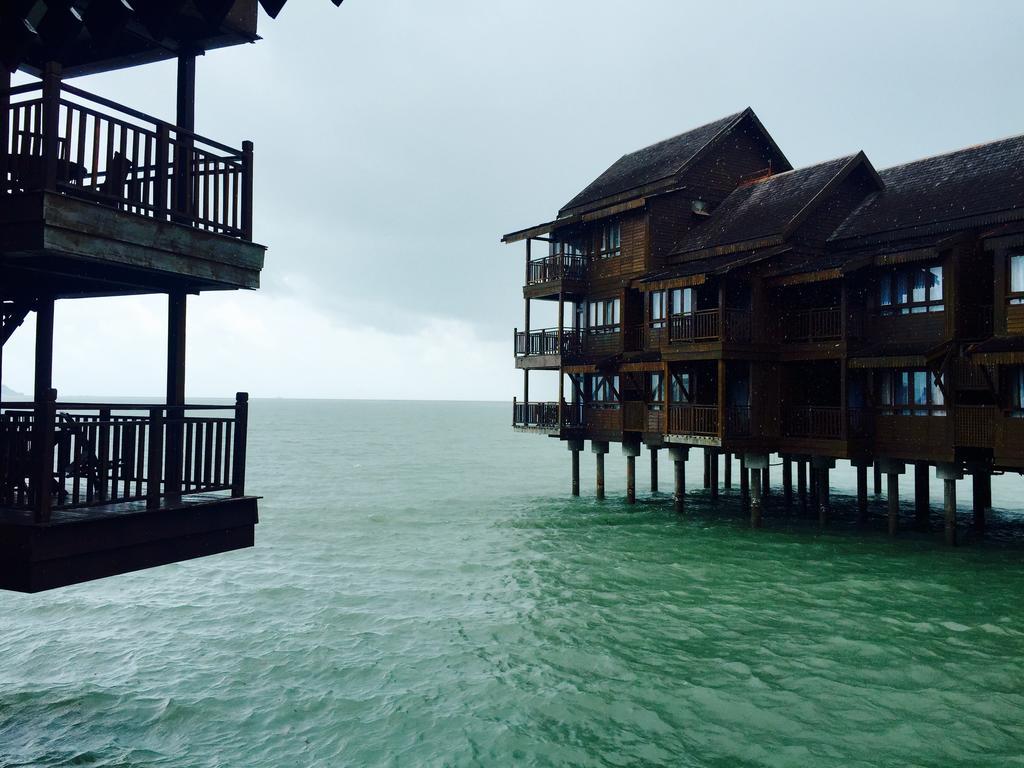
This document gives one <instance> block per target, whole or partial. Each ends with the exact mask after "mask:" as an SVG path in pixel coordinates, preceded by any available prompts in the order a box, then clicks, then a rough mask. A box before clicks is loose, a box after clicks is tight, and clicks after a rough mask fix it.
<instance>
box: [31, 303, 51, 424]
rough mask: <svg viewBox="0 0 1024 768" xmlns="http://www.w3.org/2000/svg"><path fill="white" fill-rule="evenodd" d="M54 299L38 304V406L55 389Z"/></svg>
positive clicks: (35, 397) (36, 371) (36, 372)
mask: <svg viewBox="0 0 1024 768" xmlns="http://www.w3.org/2000/svg"><path fill="white" fill-rule="evenodd" d="M53 305H54V301H53V297H52V296H49V297H46V298H42V299H39V301H38V302H36V359H35V385H34V393H33V398H34V401H35V402H36V404H39V403H41V402H43V401H45V400H46V396H47V393H49V391H50V390H51V389H53V310H54V306H53Z"/></svg>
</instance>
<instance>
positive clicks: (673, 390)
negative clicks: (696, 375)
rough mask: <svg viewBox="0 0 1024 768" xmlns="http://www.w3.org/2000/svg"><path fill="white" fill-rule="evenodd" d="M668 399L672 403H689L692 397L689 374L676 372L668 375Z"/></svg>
mask: <svg viewBox="0 0 1024 768" xmlns="http://www.w3.org/2000/svg"><path fill="white" fill-rule="evenodd" d="M668 394H669V400H670V401H671V402H673V403H689V402H690V401H691V399H692V397H693V387H692V386H691V385H690V374H688V373H676V374H673V375H672V376H670V377H669V393H668Z"/></svg>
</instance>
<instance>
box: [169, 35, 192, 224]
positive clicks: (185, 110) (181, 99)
mask: <svg viewBox="0 0 1024 768" xmlns="http://www.w3.org/2000/svg"><path fill="white" fill-rule="evenodd" d="M174 122H175V125H177V126H179V127H181V128H184V129H185V131H183V132H181V134H180V135H178V136H176V138H177V140H178V143H177V145H176V146H175V150H174V156H175V158H178V156H179V153H181V156H183V157H185V158H191V157H192V148H193V143H194V142H193V137H192V132H194V131H195V129H196V57H195V54H194V53H188V52H185V53H182V54H180V55H179V56H178V83H177V93H176V110H175V120H174ZM192 171H193V165H192V162H191V161H189V162H178V161H177V160H176V162H175V163H174V181H173V184H172V187H173V191H174V194H173V200H174V208H175V210H176V211H178V213H179V214H180V216H179V218H181V220H182V221H184V222H189V221H191V217H192V211H193V208H194V207H195V202H196V201H195V200H193V189H192Z"/></svg>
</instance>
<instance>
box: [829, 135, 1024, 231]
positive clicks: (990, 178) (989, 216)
mask: <svg viewBox="0 0 1024 768" xmlns="http://www.w3.org/2000/svg"><path fill="white" fill-rule="evenodd" d="M879 176H881V178H882V180H883V182H884V184H885V189H884V190H882V191H880V192H878V193H876V194H873V195H871V196H870V197H868V198H867V199H866V200H865V201H864V202H863V203H862V204H861V205H860V206H859V207H858V208H857V209H856V210H855V211H854V212H853V213H852V214H851V215H850V216H849V217H848V218H847V219H846V221H844V222H843V224H842V225H840V226H839V228H838V229H837V230H836V232H835V233H834V234H833V235H832V238H831V239H832V240H834V241H840V240H849V239H851V238H862V239H865V240H885V239H897V238H898V239H902V238H904V237H914V236H920V235H924V234H928V233H932V232H943V231H951V230H954V229H959V228H963V227H965V226H972V225H973V224H974V223H978V224H983V223H994V221H993V219H994V218H995V219H998V218H1001V217H999V216H998V214H1006V215H1009V216H1014V217H1018V218H1020V217H1024V136H1017V137H1014V138H1010V139H1003V140H1002V141H994V142H992V143H990V144H982V145H980V146H976V147H970V148H968V149H962V150H959V151H957V152H951V153H949V154H946V155H939V156H938V157H930V158H927V159H925V160H918V161H916V162H912V163H907V164H906V165H898V166H895V167H894V168H887V169H885V170H883V171H880V172H879ZM1004 218H1005V217H1004ZM974 220H976V221H974Z"/></svg>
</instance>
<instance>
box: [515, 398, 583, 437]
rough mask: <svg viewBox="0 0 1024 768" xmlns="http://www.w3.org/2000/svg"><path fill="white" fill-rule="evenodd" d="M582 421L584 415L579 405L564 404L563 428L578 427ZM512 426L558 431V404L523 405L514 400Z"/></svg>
mask: <svg viewBox="0 0 1024 768" xmlns="http://www.w3.org/2000/svg"><path fill="white" fill-rule="evenodd" d="M581 420H582V415H581V412H580V406H579V405H578V404H573V403H563V404H562V422H561V426H562V427H578V426H579V425H580V423H581ZM512 426H514V427H531V428H535V429H550V430H556V429H558V428H559V421H558V403H555V402H542V403H521V402H519V401H518V400H513V401H512Z"/></svg>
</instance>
